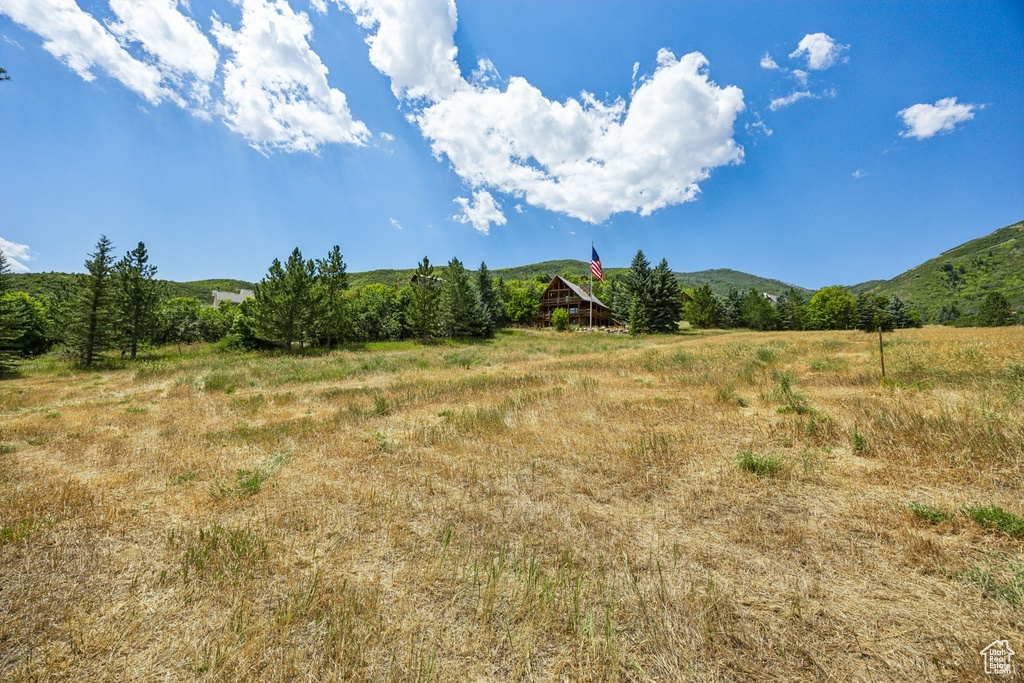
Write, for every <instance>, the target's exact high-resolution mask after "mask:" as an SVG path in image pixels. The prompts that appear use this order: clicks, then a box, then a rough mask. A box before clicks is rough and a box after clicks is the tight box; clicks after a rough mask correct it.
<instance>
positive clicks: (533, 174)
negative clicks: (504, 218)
mask: <svg viewBox="0 0 1024 683" xmlns="http://www.w3.org/2000/svg"><path fill="white" fill-rule="evenodd" d="M347 4H348V5H349V7H350V8H352V9H353V11H354V12H355V13H356V15H357V17H358V18H359V21H360V24H361V25H362V26H364V27H366V28H368V29H376V33H375V34H374V35H371V36H370V37H369V38H368V39H367V42H368V43H369V44H370V46H371V47H370V59H371V62H372V63H373V64H374V65H375V66H376V67H377V68H378V69H379V70H380V71H382V72H383V73H385V74H386V75H388V76H390V77H391V79H392V91H393V92H394V93H395V94H396V95H398V96H400V97H404V100H405V103H406V104H407V105H408V106H409V107H410V110H411V113H410V114H409V119H410V120H411V121H413V122H415V123H416V124H418V125H419V127H420V130H421V131H422V133H423V135H424V136H425V137H426V138H427V139H428V140H430V142H431V146H432V149H433V151H434V154H435V155H436V156H437V157H438V158H439V159H440V158H441V157H447V158H448V160H449V161H450V162H451V165H452V167H453V168H454V170H455V172H456V173H457V174H458V175H459V176H460V177H461V178H462V179H463V180H464V181H465V182H466V183H468V184H469V185H470V186H471V187H472V188H473V189H476V190H480V189H483V188H488V189H491V190H497V191H499V192H504V193H509V194H512V195H513V196H515V197H517V198H521V199H523V200H525V201H526V203H528V204H532V205H534V206H539V207H543V208H546V209H549V210H552V211H558V212H561V213H565V214H567V215H569V216H573V217H575V218H578V219H580V220H584V221H589V222H593V223H599V222H601V221H604V220H606V219H607V218H608V217H609V216H611V215H612V214H614V213H619V212H639V213H640V214H642V215H647V214H650V213H651V212H652V211H655V210H657V209H660V208H662V207H665V206H668V205H672V204H679V203H681V202H685V201H691V200H693V199H695V198H696V196H697V194H698V192H699V188H698V185H697V183H698V182H699V181H701V180H703V179H705V178H707V177H708V174H709V173H710V171H711V169H713V168H716V167H718V166H722V165H726V164H732V163H737V162H739V161H741V160H742V158H743V149H742V148H741V147H740V146H739V145H738V144H737V143H736V142H735V140H733V138H732V135H733V124H734V122H735V119H736V116H737V115H738V113H739V112H741V111H743V109H744V103H743V92H742V91H741V90H740V89H739V88H737V87H735V86H728V87H725V88H720V87H719V86H718V85H716V84H715V83H714V82H713V81H711V80H710V78H709V77H708V73H707V66H708V63H707V60H706V59H705V58H704V56H703V55H701V54H700V53H696V52H694V53H691V54H688V55H685V56H683V57H682V58H680V59H676V57H675V56H674V55H673V54H672V53H671V52H669V51H668V50H662V51H660V52H659V53H658V59H657V66H656V69H655V71H654V73H653V74H651V75H649V76H647V77H644V78H641V84H640V85H639V87H637V88H636V89H635V92H634V93H632V94H631V96H630V100H629V102H628V103H627V102H626V101H625V100H623V99H618V100H616V101H614V102H611V103H604V102H600V101H598V100H597V99H596V98H595V97H594V96H593V95H591V94H590V93H586V92H583V93H581V94H580V95H579V97H578V98H570V99H567V100H566V101H565V102H553V101H551V100H549V99H547V98H545V97H544V95H543V94H542V93H541V92H540V91H539V90H538V89H537V88H535V87H534V86H532V85H531V84H530V83H528V82H527V81H526V80H525V79H523V78H521V77H515V76H513V77H512V78H510V79H509V80H508V84H507V86H505V87H504V88H499V87H495V86H492V85H490V84H484V83H480V82H476V83H470V82H467V81H466V80H465V79H463V78H462V75H461V73H460V72H459V67H458V65H457V64H456V63H455V61H454V60H455V54H456V50H455V47H454V41H453V37H452V36H453V32H454V30H455V7H454V4H453V3H452V2H451V0H432V1H429V2H425V1H420V2H411V1H410V0H358V1H357V0H348V2H347ZM487 196H490V195H489V194H488V195H487ZM460 203H463V205H464V207H467V206H469V200H468V199H465V198H461V199H460ZM477 203H478V202H475V203H474V206H476V205H477ZM464 215H466V214H465V212H464ZM474 225H477V223H476V222H474ZM478 229H480V228H479V227H478Z"/></svg>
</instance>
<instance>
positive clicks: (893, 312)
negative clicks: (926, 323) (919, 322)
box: [883, 294, 914, 330]
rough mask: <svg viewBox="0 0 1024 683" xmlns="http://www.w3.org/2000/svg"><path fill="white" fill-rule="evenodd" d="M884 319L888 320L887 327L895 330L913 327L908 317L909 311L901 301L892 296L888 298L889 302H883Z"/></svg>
mask: <svg viewBox="0 0 1024 683" xmlns="http://www.w3.org/2000/svg"><path fill="white" fill-rule="evenodd" d="M883 310H884V311H885V315H886V317H887V318H888V319H889V325H890V326H891V327H893V328H895V329H897V330H903V329H906V328H908V327H913V326H914V325H913V322H912V321H911V317H910V310H909V309H908V308H907V305H906V304H905V303H903V301H902V300H901V299H900V298H899V297H898V296H896V295H895V294H893V295H892V296H891V297H889V300H888V301H886V302H885V308H884V309H883Z"/></svg>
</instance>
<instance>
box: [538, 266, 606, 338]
mask: <svg viewBox="0 0 1024 683" xmlns="http://www.w3.org/2000/svg"><path fill="white" fill-rule="evenodd" d="M591 304H593V311H594V325H600V326H607V325H618V324H619V322H618V321H617V320H615V319H614V318H613V317H612V312H611V310H610V309H609V308H608V307H607V306H605V305H604V303H602V301H601V300H600V299H598V298H597V297H596V296H591V295H590V294H588V293H587V292H586V291H585V290H584V289H583V288H582V287H580V286H578V285H574V284H573V283H571V282H569V281H568V280H565V279H563V278H562V277H560V276H558V275H556V276H555V277H553V278H551V283H550V284H548V288H547V289H545V290H544V293H543V294H541V295H540V309H539V310H538V312H537V316H536V317H535V318H534V322H536V323H537V324H538V325H541V326H542V327H547V326H549V325H551V313H552V312H553V311H554V310H555V309H556V308H564V309H565V310H566V312H567V313H568V314H569V324H570V325H579V326H580V327H584V326H587V325H589V324H590V311H591Z"/></svg>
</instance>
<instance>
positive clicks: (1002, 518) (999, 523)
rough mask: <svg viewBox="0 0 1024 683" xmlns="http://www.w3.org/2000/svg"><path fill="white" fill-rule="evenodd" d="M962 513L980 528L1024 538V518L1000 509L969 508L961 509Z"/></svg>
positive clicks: (993, 507)
mask: <svg viewBox="0 0 1024 683" xmlns="http://www.w3.org/2000/svg"><path fill="white" fill-rule="evenodd" d="M960 511H961V512H962V513H963V514H964V515H966V516H967V517H970V518H971V519H973V520H974V521H975V522H977V523H978V525H979V526H982V527H985V528H986V529H995V530H996V531H1001V532H1003V533H1004V534H1007V535H1008V536H1013V537H1015V538H1024V517H1022V516H1020V515H1015V514H1013V513H1012V512H1006V511H1005V510H1003V509H1002V508H1000V507H995V506H991V507H978V506H974V507H968V506H966V505H965V506H964V507H962V508H960Z"/></svg>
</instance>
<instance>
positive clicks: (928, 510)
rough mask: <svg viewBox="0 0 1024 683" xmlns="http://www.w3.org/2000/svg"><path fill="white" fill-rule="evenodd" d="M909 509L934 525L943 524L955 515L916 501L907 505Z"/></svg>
mask: <svg viewBox="0 0 1024 683" xmlns="http://www.w3.org/2000/svg"><path fill="white" fill-rule="evenodd" d="M907 507H908V508H909V509H910V511H911V512H913V513H914V514H915V515H917V516H918V517H920V518H921V519H923V520H925V521H928V522H931V523H932V524H941V523H942V522H945V521H946V520H947V519H953V515H952V514H951V513H949V512H946V511H945V510H943V509H942V508H937V507H932V506H931V505H928V504H927V503H918V502H917V501H916V500H914V501H911V502H909V503H907Z"/></svg>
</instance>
